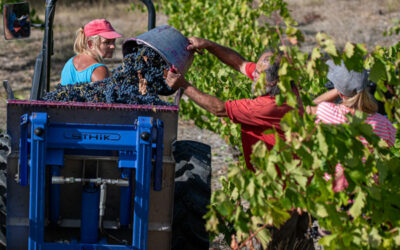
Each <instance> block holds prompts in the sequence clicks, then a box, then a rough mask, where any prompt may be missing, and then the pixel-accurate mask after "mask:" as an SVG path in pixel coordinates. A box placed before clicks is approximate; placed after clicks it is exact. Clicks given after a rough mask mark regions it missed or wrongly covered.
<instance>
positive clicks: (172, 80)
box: [165, 65, 189, 90]
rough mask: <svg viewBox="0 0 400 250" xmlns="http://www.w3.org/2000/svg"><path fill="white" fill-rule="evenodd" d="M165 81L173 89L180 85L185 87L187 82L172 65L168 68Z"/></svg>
mask: <svg viewBox="0 0 400 250" xmlns="http://www.w3.org/2000/svg"><path fill="white" fill-rule="evenodd" d="M165 82H166V83H167V84H168V86H169V87H170V88H172V89H174V90H176V89H178V88H180V87H185V86H186V85H188V84H189V83H188V82H187V81H186V79H185V77H184V76H183V75H182V74H181V73H180V72H179V70H178V69H177V68H175V66H174V65H172V67H171V68H170V69H169V71H168V74H167V78H166V79H165Z"/></svg>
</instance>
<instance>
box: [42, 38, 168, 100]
mask: <svg viewBox="0 0 400 250" xmlns="http://www.w3.org/2000/svg"><path fill="white" fill-rule="evenodd" d="M168 69H169V66H168V64H167V63H166V62H165V61H164V59H163V58H162V57H161V56H160V55H159V54H158V53H157V52H155V51H154V50H153V49H151V48H149V47H146V46H137V47H135V48H134V50H133V52H132V53H131V54H128V55H126V56H125V57H124V60H123V62H122V64H121V65H119V66H118V67H117V68H116V69H114V70H112V71H111V76H110V77H109V78H106V79H104V80H101V81H97V82H91V83H78V84H70V85H65V86H63V85H61V84H58V85H57V86H56V88H55V90H53V91H51V92H47V93H46V94H45V95H44V97H43V98H42V100H45V101H63V102H71V101H74V102H94V103H122V104H142V105H143V104H146V105H172V104H171V103H168V102H165V101H163V100H161V99H160V98H159V96H158V95H159V94H160V95H171V94H173V93H174V90H172V89H171V88H170V87H169V86H168V85H167V84H166V83H165V79H164V77H166V75H167V72H168Z"/></svg>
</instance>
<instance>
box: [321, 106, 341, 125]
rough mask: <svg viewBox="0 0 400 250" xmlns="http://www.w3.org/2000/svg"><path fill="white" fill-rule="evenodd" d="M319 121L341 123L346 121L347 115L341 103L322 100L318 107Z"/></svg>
mask: <svg viewBox="0 0 400 250" xmlns="http://www.w3.org/2000/svg"><path fill="white" fill-rule="evenodd" d="M317 121H318V122H323V123H326V124H341V123H345V122H346V117H345V116H344V115H343V111H341V110H340V107H339V105H336V104H334V103H329V102H322V103H320V104H319V105H318V107H317Z"/></svg>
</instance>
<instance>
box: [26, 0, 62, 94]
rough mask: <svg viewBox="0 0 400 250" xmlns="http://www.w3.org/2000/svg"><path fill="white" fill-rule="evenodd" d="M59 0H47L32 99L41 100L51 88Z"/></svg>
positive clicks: (33, 80)
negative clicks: (54, 26)
mask: <svg viewBox="0 0 400 250" xmlns="http://www.w3.org/2000/svg"><path fill="white" fill-rule="evenodd" d="M56 2H57V0H46V15H45V31H44V38H43V45H42V50H41V52H40V54H39V55H38V57H37V58H36V63H35V71H34V75H33V79H32V89H31V98H30V99H31V100H39V99H40V98H41V97H42V96H43V94H44V91H49V89H50V66H51V55H52V54H53V21H54V13H55V8H56Z"/></svg>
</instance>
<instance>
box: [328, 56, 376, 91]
mask: <svg viewBox="0 0 400 250" xmlns="http://www.w3.org/2000/svg"><path fill="white" fill-rule="evenodd" d="M326 64H327V65H328V66H329V71H328V76H327V77H328V80H329V81H330V82H332V83H333V86H335V88H336V89H337V90H338V91H339V92H340V93H342V94H343V95H344V96H349V97H350V96H354V95H355V94H356V93H360V92H361V91H363V90H364V89H365V88H366V87H367V83H368V73H367V71H365V70H364V72H362V73H361V72H356V71H353V70H351V71H349V70H348V69H347V68H346V66H345V65H344V63H343V61H342V63H341V65H336V64H335V63H334V62H333V61H332V60H328V61H327V62H326Z"/></svg>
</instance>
